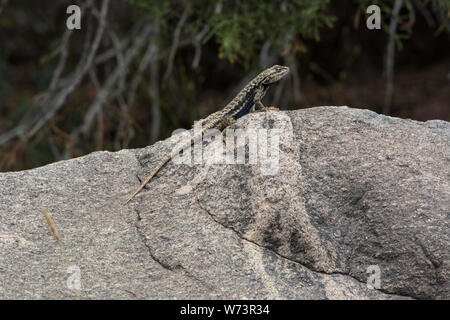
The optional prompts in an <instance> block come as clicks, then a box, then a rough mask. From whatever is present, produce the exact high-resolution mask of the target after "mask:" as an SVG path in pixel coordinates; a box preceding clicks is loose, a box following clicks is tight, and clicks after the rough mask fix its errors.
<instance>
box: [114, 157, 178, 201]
mask: <svg viewBox="0 0 450 320" xmlns="http://www.w3.org/2000/svg"><path fill="white" fill-rule="evenodd" d="M171 158H172V157H171V155H168V156H166V157H164V158H163V159H162V160H161V161H160V162H159V164H158V165H157V166H156V167H155V169H153V171H152V172H150V174H149V175H148V176H147V178H146V179H145V181H144V182H142V184H141V185H140V186H139V188H137V190H136V191H135V192H134V193H133V194H132V195H131V197H129V198H128V200H127V201H125V202H124V203H123V205H126V204H127V203H128V202H130V201H131V199H133V198H134V196H135V195H137V194H138V193H139V191H141V190H142V189H144V187H145V185H146V184H147V183H148V182H149V181H150V180H151V179H152V178H153V176H154V175H155V174H157V173H158V171H159V170H160V169H161V168H162V167H163V166H164V165H165V164H166V163H167V162H168V161H169V160H170V159H171Z"/></svg>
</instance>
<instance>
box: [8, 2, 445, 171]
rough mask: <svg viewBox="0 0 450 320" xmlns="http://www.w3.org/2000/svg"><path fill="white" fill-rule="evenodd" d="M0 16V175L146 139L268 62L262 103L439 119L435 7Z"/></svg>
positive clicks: (229, 91) (299, 5) (211, 106)
mask: <svg viewBox="0 0 450 320" xmlns="http://www.w3.org/2000/svg"><path fill="white" fill-rule="evenodd" d="M71 4H77V5H79V6H80V7H82V16H81V30H73V31H68V30H67V28H66V19H67V18H68V17H69V14H67V13H66V8H67V6H69V5H71ZM370 4H377V5H379V6H380V8H381V21H382V29H381V30H369V29H367V27H366V19H367V17H368V15H367V14H366V13H365V11H366V8H367V6H368V5H370ZM396 6H397V8H396ZM0 8H1V9H0V170H1V171H12V170H22V169H27V168H32V167H37V166H41V165H44V164H47V163H50V162H53V161H57V160H61V159H68V158H72V157H76V156H80V155H83V154H87V153H89V152H92V151H95V150H110V151H115V150H120V149H123V148H134V147H136V148H137V147H143V146H146V145H148V144H151V143H154V142H155V141H157V140H160V139H163V138H166V137H168V136H170V134H171V132H172V131H173V130H175V129H177V128H180V127H183V128H190V126H191V124H192V123H193V121H194V120H196V119H199V118H203V117H205V116H206V115H208V114H210V113H211V112H214V111H217V110H219V109H220V108H222V107H223V106H225V105H226V104H227V103H228V102H229V101H230V100H231V99H232V97H233V95H234V94H235V93H237V91H238V90H240V89H241V88H242V87H243V86H244V85H245V84H246V82H247V81H249V80H250V79H251V77H252V76H254V75H256V74H257V73H258V72H260V71H261V70H263V69H264V68H265V67H268V66H271V65H273V64H282V65H287V66H289V67H290V68H291V72H290V74H289V77H287V79H285V80H284V81H282V82H281V83H279V84H277V85H276V86H274V87H273V88H271V89H270V90H269V93H268V95H267V96H266V98H265V99H264V103H265V105H266V106H271V105H274V106H277V107H279V108H280V109H282V110H289V109H291V110H295V109H302V108H308V107H313V106H323V105H348V106H350V107H354V108H367V109H371V110H373V111H376V112H378V113H385V114H387V115H390V116H395V117H401V118H411V119H415V120H419V121H426V120H430V119H442V120H447V121H449V120H450V104H449V101H450V45H449V34H450V32H449V31H450V1H448V0H441V1H412V0H411V1H406V0H403V1H399V0H395V1H363V0H360V1H300V0H292V1H271V2H267V1H252V0H247V1H189V2H187V1H151V0H129V1H122V0H111V1H107V0H101V1H100V0H98V1H96V0H86V1H60V0H44V1H24V0H16V1H6V0H0ZM389 50H391V51H390V52H391V53H389ZM389 86H392V92H391V94H389V89H388V88H389Z"/></svg>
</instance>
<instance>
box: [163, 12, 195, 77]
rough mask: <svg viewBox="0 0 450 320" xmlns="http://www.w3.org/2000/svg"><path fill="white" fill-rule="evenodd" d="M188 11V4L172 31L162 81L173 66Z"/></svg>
mask: <svg viewBox="0 0 450 320" xmlns="http://www.w3.org/2000/svg"><path fill="white" fill-rule="evenodd" d="M188 11H189V6H188V7H186V9H184V11H183V14H182V15H181V18H180V20H178V24H177V27H176V28H175V31H174V33H173V41H172V46H171V48H170V53H169V58H168V60H167V69H166V73H165V74H164V78H163V79H164V81H167V79H168V78H169V75H170V74H171V73H172V68H173V60H174V59H175V54H176V52H177V50H178V45H179V43H180V35H181V29H182V28H183V26H184V24H185V22H186V20H187V18H188Z"/></svg>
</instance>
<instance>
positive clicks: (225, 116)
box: [124, 65, 289, 205]
mask: <svg viewBox="0 0 450 320" xmlns="http://www.w3.org/2000/svg"><path fill="white" fill-rule="evenodd" d="M288 72H289V68H288V67H285V66H280V65H274V66H272V67H270V68H267V69H265V70H264V71H262V72H261V73H260V74H258V75H257V76H256V77H255V78H253V80H251V81H250V82H249V83H248V84H247V85H246V86H245V87H244V88H243V89H242V90H241V91H239V93H238V94H237V95H236V96H235V97H234V98H233V100H231V101H230V102H229V103H228V104H227V105H226V106H225V107H224V108H223V109H222V110H219V111H217V112H214V113H212V114H210V115H209V116H208V117H206V118H205V119H202V120H200V122H201V125H202V128H201V131H200V132H199V133H197V134H196V135H193V136H192V137H191V138H190V139H189V140H187V141H186V143H184V144H182V145H181V146H179V147H178V148H175V149H174V150H172V151H171V152H169V153H168V154H166V155H165V156H164V157H163V158H162V159H161V160H160V161H159V162H158V164H157V165H156V166H155V167H154V168H153V170H152V171H151V172H150V174H149V175H148V176H147V177H146V178H145V180H144V181H143V182H142V184H141V185H140V186H139V188H137V190H136V191H135V192H134V193H133V194H132V195H131V196H130V197H129V198H128V200H127V201H125V203H124V205H125V204H127V203H128V202H130V201H131V199H133V198H134V196H136V195H137V194H138V193H139V192H140V191H141V190H142V189H143V188H144V187H145V186H146V185H147V183H149V182H150V180H151V179H152V178H153V176H154V175H155V174H157V173H158V171H159V170H160V169H161V168H162V167H163V166H164V165H165V164H166V163H167V162H169V161H170V159H172V158H173V157H174V156H175V155H176V154H178V153H179V152H180V151H181V150H183V149H185V148H186V147H189V146H190V145H192V144H193V143H194V142H195V141H198V139H202V136H203V133H204V132H205V131H206V130H209V129H213V128H214V129H218V130H221V131H222V130H224V129H225V128H226V127H228V126H231V125H234V124H235V123H236V121H237V119H239V118H240V117H242V116H244V115H245V114H247V113H249V112H255V111H257V110H264V109H266V107H265V106H264V104H263V103H262V101H261V100H262V98H263V97H264V95H265V94H266V91H267V89H268V87H269V86H270V85H271V84H274V83H276V82H278V81H280V80H281V79H282V78H283V77H284V76H285V75H286V74H287V73H288Z"/></svg>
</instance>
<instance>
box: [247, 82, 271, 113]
mask: <svg viewBox="0 0 450 320" xmlns="http://www.w3.org/2000/svg"><path fill="white" fill-rule="evenodd" d="M266 90H267V89H266V88H265V87H264V86H259V87H258V88H257V89H256V92H255V95H254V97H253V102H254V104H253V107H252V110H250V112H255V111H258V110H263V109H265V108H266V106H264V104H263V103H262V101H261V100H262V98H263V97H264V95H265V94H266Z"/></svg>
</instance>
